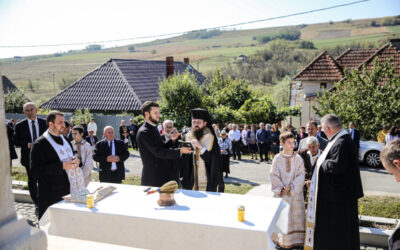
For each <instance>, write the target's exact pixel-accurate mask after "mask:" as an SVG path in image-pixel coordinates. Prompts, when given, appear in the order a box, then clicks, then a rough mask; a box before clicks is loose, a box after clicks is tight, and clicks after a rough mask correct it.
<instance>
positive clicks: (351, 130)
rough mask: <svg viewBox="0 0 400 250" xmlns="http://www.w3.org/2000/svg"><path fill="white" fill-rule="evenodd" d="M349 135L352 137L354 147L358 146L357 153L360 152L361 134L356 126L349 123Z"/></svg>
mask: <svg viewBox="0 0 400 250" xmlns="http://www.w3.org/2000/svg"><path fill="white" fill-rule="evenodd" d="M348 132H349V135H350V136H351V139H352V140H353V142H354V145H356V149H357V151H356V152H357V153H358V151H359V150H360V132H359V131H358V130H357V129H356V128H355V125H354V123H353V122H350V123H349V129H348Z"/></svg>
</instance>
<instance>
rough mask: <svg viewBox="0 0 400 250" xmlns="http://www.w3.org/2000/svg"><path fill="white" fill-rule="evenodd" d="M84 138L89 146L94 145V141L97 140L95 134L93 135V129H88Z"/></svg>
mask: <svg viewBox="0 0 400 250" xmlns="http://www.w3.org/2000/svg"><path fill="white" fill-rule="evenodd" d="M85 140H86V141H87V142H88V143H89V144H90V146H92V147H93V146H96V143H97V142H98V141H99V140H98V139H97V136H95V135H94V130H89V135H88V136H86V138H85Z"/></svg>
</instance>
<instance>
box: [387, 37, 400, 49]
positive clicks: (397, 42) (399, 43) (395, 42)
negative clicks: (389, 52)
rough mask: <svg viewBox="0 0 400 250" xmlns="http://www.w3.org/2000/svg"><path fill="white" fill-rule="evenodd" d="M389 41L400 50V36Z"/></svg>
mask: <svg viewBox="0 0 400 250" xmlns="http://www.w3.org/2000/svg"><path fill="white" fill-rule="evenodd" d="M389 42H390V43H391V44H392V46H394V47H396V48H397V49H398V50H400V39H399V38H395V39H390V40H389Z"/></svg>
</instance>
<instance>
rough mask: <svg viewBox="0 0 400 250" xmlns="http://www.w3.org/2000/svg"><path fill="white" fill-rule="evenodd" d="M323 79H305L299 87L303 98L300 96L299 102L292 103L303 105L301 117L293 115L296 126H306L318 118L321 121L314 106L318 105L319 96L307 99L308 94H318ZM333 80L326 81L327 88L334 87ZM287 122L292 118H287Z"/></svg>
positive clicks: (293, 124) (293, 123)
mask: <svg viewBox="0 0 400 250" xmlns="http://www.w3.org/2000/svg"><path fill="white" fill-rule="evenodd" d="M321 83H323V82H321V81H318V82H316V81H303V82H302V86H301V88H300V89H299V92H298V95H299V96H301V98H298V99H297V100H298V102H297V103H291V105H293V106H295V105H298V104H300V105H301V116H300V117H292V126H294V127H296V128H297V129H298V128H300V127H301V126H305V125H306V124H307V122H308V121H309V120H316V121H319V120H320V119H321V117H319V116H318V115H317V114H315V111H314V109H313V107H318V102H317V98H316V97H314V98H307V100H306V99H305V96H306V95H311V94H317V93H318V91H320V90H321ZM333 85H334V84H333V83H332V82H326V88H328V89H329V88H332V87H333ZM287 122H288V123H290V118H287Z"/></svg>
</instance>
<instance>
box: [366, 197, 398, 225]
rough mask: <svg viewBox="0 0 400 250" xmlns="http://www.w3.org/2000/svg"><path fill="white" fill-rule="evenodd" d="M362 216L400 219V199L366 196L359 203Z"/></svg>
mask: <svg viewBox="0 0 400 250" xmlns="http://www.w3.org/2000/svg"><path fill="white" fill-rule="evenodd" d="M358 211H359V214H360V215H367V216H374V217H385V218H393V219H400V198H398V197H381V196H365V197H363V198H361V199H360V200H359V201H358Z"/></svg>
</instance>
